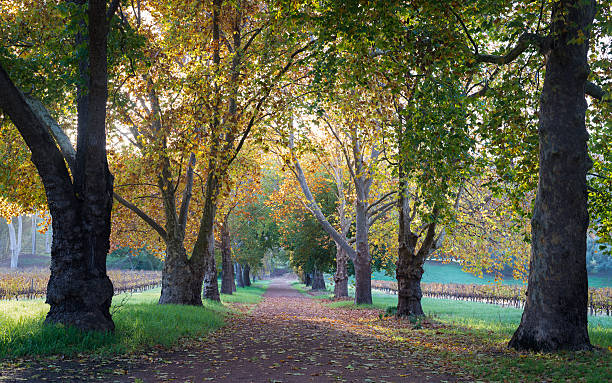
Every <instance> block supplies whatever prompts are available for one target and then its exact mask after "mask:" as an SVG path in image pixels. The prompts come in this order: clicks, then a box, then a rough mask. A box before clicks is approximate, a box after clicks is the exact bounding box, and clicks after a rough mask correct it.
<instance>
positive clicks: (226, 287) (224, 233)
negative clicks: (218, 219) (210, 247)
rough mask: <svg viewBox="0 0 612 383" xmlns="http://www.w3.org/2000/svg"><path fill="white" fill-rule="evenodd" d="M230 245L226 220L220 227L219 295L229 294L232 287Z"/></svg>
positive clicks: (232, 274)
mask: <svg viewBox="0 0 612 383" xmlns="http://www.w3.org/2000/svg"><path fill="white" fill-rule="evenodd" d="M233 267H234V265H233V263H232V244H231V240H230V233H229V230H228V227H227V220H226V222H224V223H223V226H222V227H221V294H231V293H232V292H233V291H234V289H235V287H234V273H233Z"/></svg>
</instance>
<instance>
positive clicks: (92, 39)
mask: <svg viewBox="0 0 612 383" xmlns="http://www.w3.org/2000/svg"><path fill="white" fill-rule="evenodd" d="M0 8H1V10H2V14H3V15H5V17H3V19H2V20H1V21H0V41H1V42H2V44H1V45H0V135H1V136H2V143H0V153H1V154H2V156H3V161H2V163H1V164H0V216H1V217H3V218H5V219H6V221H7V222H8V226H7V228H8V230H9V231H10V235H11V238H13V236H15V237H17V236H20V233H21V230H19V229H18V230H17V231H16V233H15V234H13V232H14V231H15V230H14V228H13V223H12V222H15V223H17V226H15V227H21V224H19V222H21V217H22V216H23V215H32V214H39V213H40V212H48V214H49V215H50V218H51V219H50V222H51V225H52V232H53V237H52V246H51V278H50V280H49V285H48V289H47V298H46V300H47V303H48V304H49V305H50V311H49V313H48V315H47V319H46V322H47V323H61V324H64V325H73V326H76V327H78V328H80V329H83V330H100V331H113V330H114V323H113V320H112V317H111V314H110V311H109V309H110V305H111V300H112V296H113V287H112V283H111V281H110V279H109V278H108V276H107V273H106V259H107V255H108V253H109V252H110V251H112V250H115V249H119V248H132V249H146V251H148V252H152V253H154V254H157V255H158V256H159V257H160V258H163V259H164V266H163V271H162V292H161V297H160V300H159V303H160V304H166V303H171V304H187V305H201V304H202V299H209V300H215V301H219V297H220V296H219V291H220V290H221V292H222V293H226V294H231V293H232V292H233V291H235V288H236V285H238V287H240V286H243V285H248V284H250V280H251V278H252V276H253V275H255V274H257V273H259V272H260V271H261V270H263V269H264V268H265V262H266V259H269V258H270V257H281V258H284V259H286V260H287V262H288V263H289V264H290V265H291V266H292V267H293V268H294V269H295V270H296V271H298V272H299V273H301V274H302V275H304V276H309V277H312V281H311V283H312V285H313V288H324V285H325V281H324V279H323V273H332V274H333V280H334V285H335V287H334V288H335V290H334V294H335V296H336V297H347V296H348V295H349V274H354V278H355V283H354V294H355V303H356V304H370V303H372V294H371V290H372V289H371V275H372V268H373V267H374V268H378V269H380V268H383V269H389V268H392V269H394V270H395V276H396V278H397V281H398V308H397V315H398V316H420V315H424V313H423V309H422V307H421V297H422V293H421V288H420V283H421V278H422V276H423V273H424V269H423V265H424V263H425V261H426V260H428V259H431V258H434V257H435V258H438V259H447V260H448V259H453V260H461V261H462V262H463V263H464V264H465V265H466V267H467V268H469V269H472V270H473V271H474V272H476V273H482V272H483V270H484V271H486V272H492V273H496V274H498V275H499V274H500V273H502V272H503V271H504V269H505V268H507V267H511V268H512V270H513V272H514V274H515V276H516V277H519V278H525V279H528V292H527V302H526V305H525V309H524V313H523V317H522V320H521V323H520V326H519V328H518V329H517V331H516V332H515V334H514V336H513V337H512V340H511V341H510V344H509V346H511V347H514V348H516V349H521V350H522V349H527V350H536V351H556V350H561V349H569V350H584V349H589V348H591V345H590V341H589V337H588V333H587V288H588V281H587V255H588V256H589V258H588V259H589V264H590V267H593V265H592V263H593V262H594V263H595V264H596V265H599V267H607V266H606V265H607V264H608V263H609V262H608V259H609V257H610V254H609V253H610V246H609V245H610V242H611V241H612V238H611V237H610V235H611V233H612V206H611V205H610V203H611V202H610V201H612V181H611V180H612V172H611V171H610V169H611V166H612V156H611V154H610V153H611V151H610V149H611V148H610V142H612V139H611V135H612V134H611V130H610V129H611V128H612V125H611V123H610V121H611V118H610V111H611V107H610V99H611V97H610V94H609V93H608V92H607V89H609V86H610V81H611V80H610V78H611V77H610V75H611V66H610V51H611V48H612V45H611V44H612V39H611V38H610V31H611V30H612V14H611V7H610V3H609V2H608V1H601V2H595V1H594V0H550V1H549V0H541V1H527V2H507V1H501V0H476V1H446V0H444V1H420V0H415V1H393V0H375V1H370V2H362V1H337V0H326V1H316V2H311V1H301V2H289V1H282V0H279V1H275V0H261V1H258V0H237V1H232V2H229V1H223V0H210V1H204V2H181V1H174V0H163V1H144V0H143V1H137V2H133V1H127V0H108V1H107V0H89V1H86V0H73V1H51V2H38V1H25V2H24V1H14V0H0ZM179 20H180V22H178V21H179ZM41 220H42V219H41ZM12 241H13V243H15V244H17V243H19V244H21V240H19V241H17V239H15V240H12ZM587 242H588V244H589V245H588V248H587ZM34 243H35V242H34ZM15 246H17V245H15ZM11 249H12V250H15V251H17V254H18V253H19V250H18V249H13V248H11ZM266 257H267V258H266ZM219 275H221V286H219V285H218V282H217V278H218V276H219Z"/></svg>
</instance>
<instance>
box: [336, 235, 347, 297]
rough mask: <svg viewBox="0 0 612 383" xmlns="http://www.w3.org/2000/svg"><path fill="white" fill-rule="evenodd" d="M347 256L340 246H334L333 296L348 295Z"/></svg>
mask: <svg viewBox="0 0 612 383" xmlns="http://www.w3.org/2000/svg"><path fill="white" fill-rule="evenodd" d="M347 260H348V257H347V255H346V253H345V252H344V250H342V248H341V247H340V246H336V273H335V274H334V297H335V298H344V297H348V272H347V270H346V267H347Z"/></svg>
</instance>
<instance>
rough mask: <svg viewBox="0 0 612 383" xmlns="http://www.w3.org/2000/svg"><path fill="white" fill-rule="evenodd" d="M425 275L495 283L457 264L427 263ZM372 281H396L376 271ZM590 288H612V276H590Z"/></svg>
mask: <svg viewBox="0 0 612 383" xmlns="http://www.w3.org/2000/svg"><path fill="white" fill-rule="evenodd" d="M424 268H425V274H423V280H422V282H424V283H431V282H435V283H462V284H476V285H485V284H489V283H492V282H494V281H493V278H492V277H490V276H485V277H484V278H479V277H477V276H475V275H473V274H470V273H467V272H465V271H463V270H462V269H461V266H460V265H458V264H456V263H448V264H442V263H437V262H427V263H425V267H424ZM372 279H375V280H380V281H392V280H395V276H388V275H386V274H385V272H384V271H376V272H374V273H373V274H372ZM502 283H503V284H505V285H516V284H522V283H523V282H522V281H517V280H515V279H505V280H504V281H503V282H502ZM589 287H612V276H610V275H589Z"/></svg>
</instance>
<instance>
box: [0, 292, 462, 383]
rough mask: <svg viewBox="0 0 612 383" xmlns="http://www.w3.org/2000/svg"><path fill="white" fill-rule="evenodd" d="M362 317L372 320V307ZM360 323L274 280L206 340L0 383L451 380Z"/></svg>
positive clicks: (77, 362)
mask: <svg viewBox="0 0 612 383" xmlns="http://www.w3.org/2000/svg"><path fill="white" fill-rule="evenodd" d="M367 316H368V319H369V318H373V317H375V310H371V312H368V313H367ZM361 319H362V318H361V315H359V316H357V315H355V311H354V310H348V309H347V310H344V311H342V312H340V311H338V310H335V309H331V308H329V307H326V306H324V305H322V304H321V302H320V301H317V300H313V299H308V298H306V297H304V296H303V295H302V294H300V293H298V292H297V291H296V290H294V289H292V288H291V287H289V286H288V284H287V283H286V281H275V282H274V283H272V284H271V285H270V288H269V290H268V291H267V292H266V294H265V298H264V300H263V301H262V302H260V303H259V304H258V305H257V306H256V308H255V309H254V310H253V312H251V313H246V314H244V315H235V316H233V317H232V320H231V321H228V325H227V326H224V327H223V328H222V329H220V330H219V331H215V332H214V333H212V334H210V335H209V336H207V337H204V338H183V339H182V340H181V341H179V342H178V343H177V344H176V345H175V346H174V347H172V348H166V349H154V350H151V351H148V352H146V353H140V354H130V355H126V356H124V357H121V358H117V357H113V358H107V359H104V360H99V359H96V358H95V356H94V357H87V358H84V359H83V358H81V359H76V358H66V359H62V360H57V361H53V362H52V363H51V365H52V366H53V369H49V367H48V365H47V364H43V363H38V362H36V363H29V362H22V363H21V364H18V365H14V364H13V365H11V366H9V369H8V370H7V369H5V370H4V371H6V372H7V373H6V374H5V375H3V376H0V382H3V381H5V380H8V381H11V379H12V380H18V379H27V380H28V381H31V382H38V381H41V377H44V378H45V379H47V380H51V381H62V380H70V379H72V380H74V381H81V380H85V381H87V380H90V381H91V380H98V381H114V382H130V383H134V382H150V381H179V382H202V381H214V382H237V381H240V382H283V383H288V382H295V383H297V382H300V383H301V382H337V381H347V382H348V381H350V382H414V383H416V382H436V383H442V382H454V381H457V377H455V376H453V375H451V374H449V373H448V372H447V371H446V369H445V368H444V367H445V366H444V365H440V364H431V362H432V361H425V360H422V359H421V358H420V357H419V356H413V355H410V353H408V352H407V347H405V346H403V345H399V346H398V347H395V346H394V344H395V343H397V342H395V341H394V340H393V339H391V338H389V337H386V336H384V334H380V333H372V332H371V331H370V330H371V329H372V327H371V326H370V325H369V322H367V321H365V322H363V323H362V321H361ZM358 331H360V333H358ZM442 362H443V361H442ZM100 364H101V365H102V366H100ZM84 365H85V366H87V369H84V368H83V366H84ZM0 367H6V366H0ZM79 375H80V376H81V377H78V376H79Z"/></svg>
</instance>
